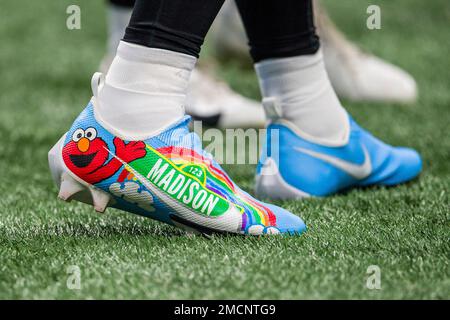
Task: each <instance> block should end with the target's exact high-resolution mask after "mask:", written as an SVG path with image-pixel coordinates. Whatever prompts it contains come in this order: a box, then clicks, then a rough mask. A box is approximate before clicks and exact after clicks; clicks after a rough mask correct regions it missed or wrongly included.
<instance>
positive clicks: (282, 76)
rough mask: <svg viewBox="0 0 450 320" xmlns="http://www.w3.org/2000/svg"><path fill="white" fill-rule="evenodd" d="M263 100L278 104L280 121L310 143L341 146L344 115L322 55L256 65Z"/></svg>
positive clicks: (346, 126)
mask: <svg viewBox="0 0 450 320" xmlns="http://www.w3.org/2000/svg"><path fill="white" fill-rule="evenodd" d="M255 69H256V72H257V74H258V77H259V82H260V87H261V91H262V95H263V97H264V98H266V99H267V98H273V99H275V100H276V102H275V103H278V104H279V109H280V113H281V115H279V116H281V119H285V120H288V121H289V122H292V123H293V124H295V126H296V127H297V129H298V131H299V132H300V133H301V134H302V135H303V136H304V137H305V138H307V139H309V140H312V141H313V142H316V143H320V144H326V145H334V146H337V145H343V144H346V143H347V140H348V136H349V131H350V128H349V120H348V115H347V112H346V111H345V110H344V108H343V107H342V106H341V104H340V102H339V100H338V98H337V96H336V94H335V92H334V89H333V88H332V86H331V83H330V80H329V79H328V75H327V72H326V70H325V65H324V62H323V58H322V52H321V51H319V52H317V53H316V54H313V55H305V56H298V57H293V58H280V59H268V60H264V61H262V62H259V63H257V64H256V65H255Z"/></svg>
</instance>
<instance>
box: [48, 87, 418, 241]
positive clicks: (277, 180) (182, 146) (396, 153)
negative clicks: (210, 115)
mask: <svg viewBox="0 0 450 320" xmlns="http://www.w3.org/2000/svg"><path fill="white" fill-rule="evenodd" d="M96 104H97V98H96V96H95V95H94V96H93V97H92V99H91V101H90V102H89V104H88V105H87V107H86V109H85V110H84V111H83V112H82V113H81V114H80V115H79V116H78V118H77V119H76V120H75V122H74V123H73V125H72V127H71V128H70V129H69V131H68V132H67V133H66V134H64V136H63V137H62V138H61V139H60V140H59V141H58V142H57V143H56V145H55V146H54V147H53V148H52V149H51V150H50V152H49V165H50V170H51V172H52V176H53V179H54V181H55V182H56V184H57V186H58V188H59V198H61V199H63V200H65V201H71V200H77V201H81V202H85V203H88V204H92V205H93V206H94V208H95V210H96V211H99V212H103V211H105V209H106V208H107V207H108V206H110V207H114V208H117V209H121V210H124V211H127V212H131V213H135V214H138V215H142V216H146V217H150V218H153V219H156V220H159V221H162V222H165V223H168V224H170V225H174V226H178V227H181V228H183V229H185V230H188V231H191V232H196V233H202V234H211V233H234V234H245V235H265V234H268V235H269V234H280V233H281V234H290V235H295V234H300V233H302V232H304V231H305V230H306V226H305V223H304V222H303V221H302V219H301V218H300V217H298V216H297V215H294V214H292V213H290V212H288V211H286V210H284V209H282V208H280V207H277V206H274V205H271V204H267V203H264V202H261V201H259V200H256V199H255V198H253V197H252V196H250V195H249V194H248V193H246V192H244V191H243V190H241V189H240V188H239V187H238V186H237V185H236V184H235V183H234V182H233V181H232V180H231V179H230V177H229V176H228V175H227V174H226V173H225V172H224V171H223V169H222V168H221V167H220V165H219V164H218V163H217V162H216V161H215V160H214V159H213V158H212V156H211V155H210V154H208V153H207V152H205V151H204V150H203V149H202V146H201V141H200V139H199V137H198V136H197V135H195V134H194V133H191V132H189V129H188V123H189V121H190V117H189V116H186V117H185V118H184V119H182V120H180V121H179V122H178V123H176V124H174V125H173V126H171V127H170V128H168V129H166V130H165V131H164V132H162V133H160V134H158V135H157V136H154V137H149V138H148V139H145V140H142V141H126V140H125V139H122V138H121V137H119V136H115V135H114V134H112V133H111V132H109V131H108V130H106V129H105V127H104V126H103V125H102V123H101V122H100V121H99V120H98V119H97V118H96V116H95V110H96ZM269 105H270V104H269ZM349 123H350V129H351V130H350V133H349V137H348V142H347V144H346V145H343V146H338V147H335V146H325V145H320V144H318V143H314V142H313V141H310V140H308V139H306V138H305V137H303V136H302V133H301V132H299V130H297V128H296V127H295V126H294V125H293V124H292V123H289V122H287V121H286V120H283V119H281V118H277V117H276V116H274V115H273V113H272V119H271V122H270V124H269V126H268V128H267V139H266V140H267V141H266V144H265V147H264V150H263V152H262V156H261V159H260V162H259V164H258V167H257V176H256V193H257V195H258V196H262V197H267V198H272V199H299V198H304V197H310V196H319V197H322V196H327V195H330V194H334V193H336V192H339V191H342V190H346V189H350V188H353V187H361V186H369V185H386V186H389V185H395V184H399V183H402V182H405V181H408V180H410V179H413V178H414V177H416V176H417V175H418V174H419V173H420V171H421V159H420V156H419V155H418V153H417V152H416V151H414V150H412V149H408V148H397V147H392V146H389V145H386V144H384V143H383V142H381V141H380V140H378V139H376V138H375V137H373V136H372V135H371V134H370V133H368V132H367V131H365V130H363V129H362V128H360V127H359V126H358V125H357V124H356V123H355V122H354V121H353V120H352V119H351V118H350V117H349Z"/></svg>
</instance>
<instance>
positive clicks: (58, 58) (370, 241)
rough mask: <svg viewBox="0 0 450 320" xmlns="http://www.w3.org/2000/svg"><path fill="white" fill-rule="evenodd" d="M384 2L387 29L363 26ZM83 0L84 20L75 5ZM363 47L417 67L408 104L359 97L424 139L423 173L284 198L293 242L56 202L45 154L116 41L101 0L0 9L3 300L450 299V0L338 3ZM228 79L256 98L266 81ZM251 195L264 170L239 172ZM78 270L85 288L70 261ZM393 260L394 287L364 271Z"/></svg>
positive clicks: (406, 140) (395, 133)
mask: <svg viewBox="0 0 450 320" xmlns="http://www.w3.org/2000/svg"><path fill="white" fill-rule="evenodd" d="M374 2H375V3H379V4H380V5H381V8H382V29H381V30H379V31H370V30H368V29H366V28H365V18H366V13H365V12H366V8H367V6H368V5H369V4H371V3H374ZM72 3H76V4H80V5H81V10H82V29H81V30H77V31H68V30H67V29H66V27H65V20H66V17H67V16H66V14H65V10H66V7H67V5H68V4H72ZM326 3H327V5H328V6H329V8H330V10H331V12H332V15H333V17H334V19H335V21H336V22H337V23H338V24H339V25H340V26H341V27H342V28H343V29H344V30H345V31H346V33H347V34H348V35H349V37H350V38H351V39H353V40H355V41H357V42H358V43H359V44H360V45H361V46H362V47H363V48H365V49H366V50H370V51H372V52H374V53H376V54H377V55H379V56H381V57H383V58H386V59H388V60H390V61H392V62H394V63H396V64H398V65H400V66H401V67H404V68H406V69H407V70H409V71H410V72H411V73H412V74H413V75H414V76H415V77H416V79H417V81H418V84H419V88H420V99H419V101H418V102H417V103H415V104H414V105H411V106H402V105H393V104H388V105H380V104H372V103H349V102H345V105H346V106H347V108H348V109H349V111H350V112H351V113H352V115H354V117H355V118H356V119H357V120H358V121H359V122H360V123H361V124H362V125H363V126H364V127H366V128H368V129H369V130H371V131H372V132H373V133H374V134H376V135H377V136H379V137H381V138H382V139H384V140H385V141H387V142H389V143H392V144H401V145H408V146H411V147H414V148H417V149H418V150H419V151H420V152H421V154H422V155H423V159H424V172H423V174H422V175H421V177H420V179H418V180H417V181H414V182H412V183H409V184H406V185H402V186H399V187H396V188H390V189H385V188H371V189H365V190H354V191H351V192H350V193H347V194H343V195H337V196H334V197H330V198H327V199H311V200H306V201H286V202H280V203H279V204H281V205H283V206H284V207H286V208H287V209H290V210H292V211H294V212H296V213H298V214H299V215H301V216H302V217H303V218H304V219H305V221H306V222H307V224H308V226H309V230H308V232H307V233H306V234H305V235H304V236H301V237H293V238H281V237H275V238H261V239H256V238H241V237H214V238H213V239H212V240H207V239H204V238H201V237H187V236H185V235H184V234H183V233H182V232H181V231H178V230H176V229H174V228H172V227H169V226H165V225H162V224H159V223H155V222H153V221H150V220H148V219H145V218H141V217H136V216H133V215H130V214H126V213H123V212H119V211H115V210H111V209H109V210H108V211H107V213H106V214H104V215H99V214H95V213H94V212H93V210H92V208H91V207H88V206H86V205H82V204H77V203H70V204H66V203H63V202H61V201H58V200H57V199H56V192H57V191H56V188H55V186H54V185H53V183H52V181H51V178H50V174H49V171H48V167H47V160H46V159H47V151H48V150H49V149H50V147H51V146H52V145H53V144H54V143H55V142H56V140H57V139H58V138H59V137H60V135H61V134H62V133H63V132H65V130H67V128H68V127H69V126H70V124H71V123H72V121H73V119H74V118H75V116H76V115H77V114H78V113H79V112H80V111H81V110H82V108H83V107H84V105H85V104H86V102H87V101H88V99H89V97H90V94H91V93H90V89H89V80H90V76H91V75H92V73H93V72H94V71H95V70H96V67H97V65H98V62H99V60H100V58H101V57H102V54H103V51H104V43H105V19H104V4H103V2H102V1H100V0H98V1H88V0H84V1H77V0H75V1H68V0H61V1H59V0H58V1H56V0H53V1H51V0H45V1H44V0H41V1H24V0H20V1H1V3H0V70H1V73H0V105H1V107H0V171H1V172H2V178H1V184H0V192H1V197H0V298H82V299H85V298H188V299H191V298H195V299H204V298H219V299H221V298H234V299H243V298H257V299H259V298H287V299H298V298H375V299H381V298H388V299H391V298H415V299H421V298H450V268H449V255H450V244H449V240H450V238H449V237H450V212H449V194H448V192H449V185H450V176H449V173H450V161H449V160H450V139H449V129H450V110H449V106H450V90H449V89H448V88H449V83H450V73H449V71H450V59H449V56H448V54H449V52H450V42H449V38H450V30H449V28H448V21H449V19H450V5H449V4H448V1H447V0H434V1H421V0H397V1H387V0H385V1H382V2H380V1H368V0H364V1H361V0H345V1H327V2H326ZM219 72H220V74H221V75H222V76H223V77H224V78H226V79H227V80H229V82H230V83H231V85H232V86H233V87H234V88H235V89H236V90H238V91H240V92H241V93H244V94H246V95H248V96H252V97H257V96H258V88H257V83H256V81H255V76H254V74H253V72H251V71H250V70H247V71H242V70H240V69H239V68H238V67H237V66H236V65H235V64H233V63H227V64H226V65H222V66H220V68H219ZM227 169H228V170H229V172H230V174H231V176H232V177H233V178H234V179H235V180H236V181H237V182H238V183H239V184H241V185H242V186H243V187H244V188H245V189H247V190H251V187H252V182H253V172H254V167H253V166H241V167H239V166H229V167H228V168H227ZM69 265H78V266H79V267H80V269H81V290H69V289H68V288H67V287H66V279H67V274H66V268H67V267H68V266H69ZM369 265H378V266H379V267H380V268H381V281H382V282H381V286H382V289H381V290H368V289H367V288H366V286H365V284H366V277H367V275H366V270H367V267H368V266H369Z"/></svg>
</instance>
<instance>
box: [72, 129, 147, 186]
mask: <svg viewBox="0 0 450 320" xmlns="http://www.w3.org/2000/svg"><path fill="white" fill-rule="evenodd" d="M113 143H114V146H115V155H116V156H117V157H118V158H119V159H121V160H122V161H124V162H126V163H129V162H131V161H133V160H136V159H139V158H142V157H144V156H145V154H146V151H145V143H144V142H142V141H132V142H129V143H128V144H125V142H124V141H123V140H121V139H120V138H117V137H116V138H114V140H113ZM109 153H110V151H109V149H108V145H107V144H106V142H105V141H103V139H101V138H100V137H98V136H97V130H96V129H95V128H93V127H90V128H87V129H86V130H83V129H77V130H75V131H74V133H73V134H72V140H71V141H70V142H68V143H67V144H66V145H65V146H64V148H63V160H64V163H65V164H66V166H67V167H68V168H69V170H70V171H72V172H73V173H75V174H76V175H77V176H78V177H80V178H81V179H83V180H84V181H86V182H89V183H90V184H95V183H98V182H100V181H102V180H105V179H107V178H109V177H111V176H112V175H114V174H115V173H116V172H117V171H118V170H119V169H120V168H121V167H122V165H123V164H122V162H121V161H119V160H118V159H116V158H115V157H113V158H112V159H111V160H110V161H109V162H107V160H108V157H109ZM106 162H107V163H106Z"/></svg>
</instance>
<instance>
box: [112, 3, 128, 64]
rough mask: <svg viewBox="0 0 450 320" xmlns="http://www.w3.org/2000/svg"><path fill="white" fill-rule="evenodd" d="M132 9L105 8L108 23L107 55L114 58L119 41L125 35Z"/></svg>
mask: <svg viewBox="0 0 450 320" xmlns="http://www.w3.org/2000/svg"><path fill="white" fill-rule="evenodd" d="M132 13H133V8H127V7H121V6H117V5H114V4H109V5H108V7H107V21H108V54H109V55H111V56H115V54H116V50H117V47H118V46H119V42H120V40H122V38H123V35H124V34H125V29H126V27H127V25H128V22H129V21H130V18H131V14H132Z"/></svg>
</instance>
